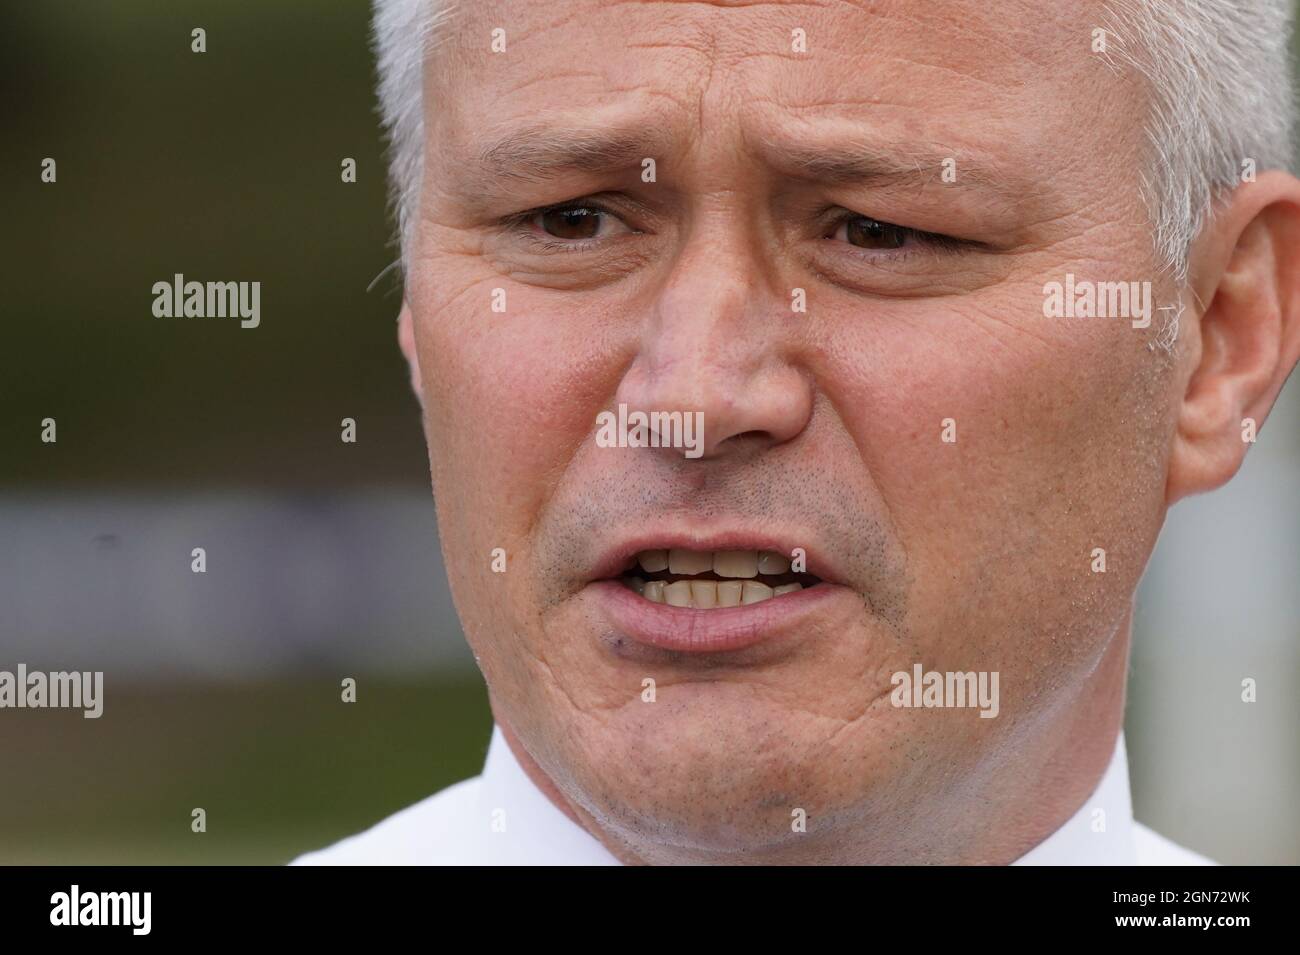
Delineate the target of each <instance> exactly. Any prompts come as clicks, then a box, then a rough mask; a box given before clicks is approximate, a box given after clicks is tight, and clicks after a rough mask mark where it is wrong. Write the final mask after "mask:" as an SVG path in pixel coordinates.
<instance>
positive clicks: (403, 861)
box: [293, 727, 1213, 865]
mask: <svg viewBox="0 0 1300 955" xmlns="http://www.w3.org/2000/svg"><path fill="white" fill-rule="evenodd" d="M1098 810H1101V812H1102V813H1104V815H1099V814H1098V812H1097V811H1098ZM1101 820H1104V827H1103V826H1101V825H1099V824H1098V823H1099V821H1101ZM1099 829H1100V830H1101V831H1098V830H1099ZM293 864H294V865H618V864H619V861H618V859H616V858H615V857H614V856H613V855H612V854H611V853H610V851H609V850H608V849H606V848H605V847H604V846H603V845H601V843H600V841H599V840H597V839H596V837H595V836H593V835H591V834H590V833H589V832H587V831H586V830H585V829H583V828H582V827H581V826H579V825H578V824H577V823H576V822H574V821H573V820H572V819H570V818H569V817H568V816H566V815H565V814H564V813H563V812H561V811H560V809H559V808H558V807H556V805H555V804H554V803H552V802H551V801H550V799H548V798H547V797H546V795H545V794H544V793H543V792H542V791H541V790H540V789H538V788H537V786H536V784H534V783H533V781H532V780H531V779H529V778H528V775H527V774H526V773H525V772H524V770H523V767H522V766H520V765H519V761H518V760H517V759H515V755H514V753H513V752H511V750H510V746H509V744H508V743H506V741H505V737H504V736H502V734H501V730H500V729H499V728H495V727H494V728H493V730H492V742H491V743H490V744H489V746H488V754H487V762H486V763H485V765H484V767H483V774H482V775H481V776H475V777H474V778H472V779H467V780H465V781H464V782H460V783H457V784H456V785H454V786H450V787H448V788H447V789H444V790H443V791H442V792H440V793H438V794H436V795H434V796H430V797H429V798H428V799H425V800H423V801H421V802H418V803H416V804H415V805H414V806H410V807H408V808H406V809H403V810H402V811H401V812H398V813H395V814H393V815H392V816H389V817H388V818H387V819H385V820H383V821H382V822H380V823H378V824H377V825H375V826H373V827H371V828H370V829H367V830H366V831H365V832H362V833H360V834H358V835H355V836H352V837H350V838H347V839H344V840H342V841H341V842H337V843H335V844H334V845H332V846H329V847H328V848H325V849H321V850H320V851H318V852H310V853H308V854H306V855H304V856H300V857H299V858H298V859H295V860H294V862H293ZM1013 864H1014V865H1213V863H1212V862H1210V861H1209V860H1207V859H1205V858H1203V857H1201V856H1199V855H1197V854H1196V853H1194V852H1191V851H1190V850H1187V849H1184V848H1182V847H1181V846H1178V845H1175V844H1174V843H1172V842H1170V841H1169V840H1168V839H1166V838H1165V837H1164V836H1161V835H1159V834H1158V833H1155V832H1153V831H1151V830H1150V829H1148V828H1147V827H1146V826H1143V825H1142V824H1141V823H1138V822H1136V821H1135V820H1134V819H1133V806H1132V802H1131V801H1130V797H1129V784H1128V758H1127V755H1126V753H1125V750H1124V735H1123V734H1122V733H1121V734H1120V735H1119V738H1118V740H1117V741H1116V743H1115V753H1114V755H1113V756H1112V757H1111V761H1110V766H1108V767H1107V769H1106V772H1105V774H1103V776H1102V778H1101V781H1100V782H1099V783H1098V784H1097V788H1096V790H1094V792H1093V794H1092V796H1090V797H1089V798H1088V799H1087V800H1086V801H1085V802H1084V804H1083V805H1082V806H1080V807H1079V811H1078V812H1076V813H1075V814H1074V815H1073V816H1072V817H1071V818H1070V819H1069V820H1068V821H1067V822H1066V823H1065V825H1063V826H1061V828H1059V829H1057V830H1056V832H1054V833H1052V835H1050V836H1048V837H1047V838H1046V839H1044V840H1043V841H1042V842H1041V843H1039V844H1038V845H1037V846H1035V847H1034V848H1033V849H1031V850H1029V852H1027V853H1025V855H1023V856H1021V857H1020V858H1019V859H1017V860H1016V861H1015V862H1014V863H1013Z"/></svg>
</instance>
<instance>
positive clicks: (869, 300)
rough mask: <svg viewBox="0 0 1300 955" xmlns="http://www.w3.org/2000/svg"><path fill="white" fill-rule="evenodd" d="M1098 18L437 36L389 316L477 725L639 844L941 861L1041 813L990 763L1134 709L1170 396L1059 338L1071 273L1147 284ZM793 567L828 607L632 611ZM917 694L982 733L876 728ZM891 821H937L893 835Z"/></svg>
mask: <svg viewBox="0 0 1300 955" xmlns="http://www.w3.org/2000/svg"><path fill="white" fill-rule="evenodd" d="M1096 13H1097V11H1091V10H1083V11H1081V10H1080V8H1079V6H1078V5H1077V4H1075V3H1060V4H1054V5H1045V4H1043V3H1040V2H1034V3H1028V2H1026V3H1015V2H1006V3H996V4H990V3H985V2H976V0H971V2H936V3H925V4H918V3H910V2H897V3H889V2H880V3H866V2H841V3H832V4H821V5H813V4H802V3H763V4H746V5H742V4H734V3H677V2H645V3H637V2H626V3H618V4H614V3H608V2H599V0H560V2H550V3H544V4H543V3H525V2H498V3H487V2H475V3H469V4H463V5H462V7H461V10H460V12H459V14H458V15H457V17H456V18H455V19H454V20H453V21H451V22H450V23H449V24H448V25H446V26H445V27H444V28H443V34H442V42H441V45H440V46H439V47H438V49H437V51H436V52H435V53H434V54H433V58H432V60H431V62H430V65H429V68H428V70H427V76H426V89H425V98H426V135H427V152H426V167H425V179H424V184H423V196H422V209H421V211H420V216H419V222H418V225H417V230H416V239H415V245H414V254H413V259H412V267H411V274H410V276H409V282H408V292H407V296H408V302H409V306H408V307H409V315H407V316H405V319H404V320H407V321H410V322H411V323H412V328H413V332H414V342H415V352H416V356H417V357H418V369H417V374H418V379H419V383H420V386H421V389H422V392H423V399H424V416H425V428H426V432H427V437H428V441H429V453H430V461H431V465H432V476H433V486H434V493H435V497H436V500H437V505H438V514H439V521H440V526H441V532H442V543H443V547H444V549H445V551H446V556H447V566H448V568H449V573H450V576H451V583H452V587H453V591H454V594H455V598H456V604H457V607H458V609H459V612H460V615H461V619H462V621H463V623H464V626H465V631H466V634H467V635H468V638H469V640H470V642H471V644H472V646H473V649H474V651H475V653H476V655H477V656H478V658H479V661H480V664H481V666H482V668H483V672H484V674H485V676H486V678H487V681H488V684H489V687H490V690H491V695H492V702H493V707H494V711H495V713H496V716H497V718H498V719H499V720H500V721H502V722H503V723H505V724H506V725H508V726H509V727H510V728H511V729H512V730H513V732H514V733H515V734H516V736H517V737H518V739H519V740H520V741H521V742H522V744H523V745H524V747H525V748H526V749H527V751H528V752H529V754H530V755H531V756H532V758H533V759H534V760H535V761H536V763H537V764H538V765H539V766H540V768H541V769H542V770H543V771H544V772H545V773H546V774H547V775H548V776H549V777H550V779H551V780H552V781H553V782H554V784H555V785H556V786H557V787H558V789H559V790H560V792H561V793H562V794H563V795H564V797H565V798H566V800H567V801H568V802H570V803H571V804H572V805H573V806H574V807H575V809H576V810H577V811H578V812H579V813H580V814H581V815H582V816H583V817H584V819H585V820H586V821H587V822H588V823H589V824H594V825H596V826H597V827H599V829H600V830H601V831H602V832H603V833H604V834H605V835H606V837H607V840H608V841H609V842H610V843H611V844H612V845H613V846H614V847H615V849H616V851H618V850H619V849H620V847H621V849H622V850H623V851H624V852H625V854H639V855H640V857H642V858H650V859H651V861H654V854H655V852H654V850H648V849H646V846H647V844H655V845H658V846H660V847H662V849H663V853H664V856H663V857H664V858H667V857H668V856H669V855H673V854H675V855H676V857H679V858H680V857H687V858H689V857H698V858H709V857H716V856H715V854H716V853H725V852H744V853H747V857H750V858H762V857H764V854H765V853H768V852H776V851H780V850H782V849H783V847H785V846H787V845H789V844H792V843H794V842H795V841H796V840H804V841H803V842H802V843H801V845H804V846H811V847H814V848H812V849H810V850H809V851H810V853H811V854H813V855H816V854H818V853H819V852H821V853H823V854H824V855H827V856H829V855H832V854H833V850H832V847H833V846H834V845H835V842H836V834H837V833H839V832H842V831H843V830H844V829H847V828H849V827H851V828H852V829H853V830H854V831H855V832H856V833H858V834H859V836H858V838H859V839H861V834H862V833H864V832H865V833H867V834H868V837H867V838H868V840H869V841H870V840H871V839H872V838H874V839H875V840H876V845H875V850H876V858H877V859H878V860H879V861H890V859H889V858H888V857H889V856H890V854H891V853H893V854H895V855H896V856H897V858H896V859H894V860H893V861H907V860H909V859H911V860H916V859H924V858H927V852H931V851H933V849H934V847H933V846H930V845H927V844H925V843H923V842H922V841H920V840H921V838H922V835H921V833H922V832H923V831H927V832H933V831H935V825H936V823H938V824H940V825H943V824H945V822H946V823H948V824H950V825H951V827H952V831H953V832H954V833H958V835H957V836H956V837H955V838H956V841H957V843H958V845H957V846H956V851H957V852H960V850H961V845H960V843H961V836H960V833H962V832H964V831H965V830H963V829H962V824H961V822H960V820H959V819H958V814H959V813H960V812H962V811H969V808H970V806H971V804H972V798H971V797H973V796H975V795H978V794H989V793H992V792H996V791H999V789H1000V787H1004V786H1010V785H1011V784H1012V783H1018V781H1010V780H999V779H998V772H997V771H998V769H999V767H1000V766H1001V765H1002V763H1001V759H1002V758H1003V754H1005V753H1008V752H1011V751H1013V750H1014V749H1015V748H1016V747H1017V746H1029V745H1032V741H1033V740H1035V739H1038V738H1040V737H1041V736H1042V735H1043V734H1044V733H1046V732H1047V731H1048V727H1051V726H1061V725H1064V723H1065V722H1066V721H1067V720H1070V719H1077V714H1078V711H1079V708H1080V706H1086V704H1085V703H1081V701H1082V700H1086V699H1088V698H1090V697H1098V696H1099V695H1101V694H1103V693H1114V692H1115V690H1114V687H1113V686H1110V687H1107V688H1102V687H1100V686H1099V685H1098V682H1097V681H1098V679H1099V678H1098V677H1097V674H1098V673H1100V672H1102V670H1103V669H1105V672H1107V673H1112V672H1113V671H1114V669H1115V668H1114V667H1110V668H1102V667H1100V664H1101V662H1102V661H1103V660H1104V659H1109V658H1111V657H1115V656H1116V655H1119V656H1122V654H1123V652H1124V647H1123V646H1122V644H1123V643H1124V640H1125V639H1126V637H1125V635H1124V630H1123V627H1122V626H1121V625H1122V624H1123V622H1124V620H1125V615H1126V613H1127V611H1128V608H1129V606H1130V601H1131V597H1132V593H1133V589H1134V587H1135V585H1136V581H1137V578H1138V576H1139V575H1140V573H1141V570H1142V568H1143V566H1144V564H1145V561H1146V558H1147V556H1148V554H1149V552H1150V549H1151V547H1152V545H1153V543H1154V540H1155V536H1156V533H1157V531H1158V529H1159V526H1160V523H1161V520H1162V518H1163V513H1164V473H1165V472H1164V469H1165V462H1166V457H1167V453H1168V447H1169V441H1170V433H1171V427H1172V409H1171V404H1172V401H1173V398H1174V396H1173V395H1172V394H1170V393H1169V392H1170V387H1169V381H1170V378H1169V376H1168V375H1166V374H1164V373H1163V372H1162V369H1163V368H1164V367H1165V364H1164V363H1165V358H1164V355H1163V353H1162V352H1161V351H1160V349H1159V348H1156V349H1155V350H1152V348H1150V347H1149V344H1150V343H1151V342H1153V341H1154V340H1155V339H1156V337H1157V333H1158V332H1159V330H1160V325H1161V321H1162V316H1163V315H1164V313H1162V312H1159V311H1156V312H1154V313H1153V314H1154V318H1153V320H1152V323H1151V327H1150V328H1149V329H1145V330H1141V329H1135V328H1133V327H1132V324H1131V322H1130V321H1129V320H1128V319H1127V318H1091V319H1089V318H1047V317H1045V316H1044V313H1043V303H1044V285H1045V284H1046V283H1049V282H1061V283H1064V282H1065V281H1066V276H1067V273H1073V274H1074V276H1075V278H1076V279H1077V280H1080V281H1082V280H1092V281H1141V280H1147V279H1152V278H1153V274H1152V273H1153V268H1152V257H1151V253H1150V245H1151V243H1150V226H1149V223H1148V220H1147V217H1146V215H1145V213H1144V211H1143V208H1142V206H1141V204H1140V201H1139V198H1138V187H1139V181H1140V175H1141V172H1142V165H1141V162H1140V160H1139V158H1138V156H1137V148H1138V145H1139V143H1140V141H1141V133H1140V126H1139V124H1140V122H1141V120H1142V119H1143V115H1144V114H1143V101H1142V95H1143V94H1142V93H1141V91H1139V90H1136V89H1134V88H1132V86H1131V85H1130V84H1131V81H1130V80H1129V79H1127V78H1125V77H1121V76H1120V75H1118V74H1116V73H1114V72H1112V71H1111V70H1110V69H1108V67H1107V66H1106V64H1105V63H1104V62H1103V61H1102V59H1101V58H1100V57H1099V56H1097V55H1096V54H1094V53H1092V52H1091V44H1092V33H1091V31H1092V27H1093V26H1094V25H1095V23H1094V21H1095V20H1096V19H1097V17H1096V15H1095V14H1096ZM1085 14H1086V15H1085ZM496 28H501V29H502V30H504V41H505V48H504V50H503V51H500V52H494V51H493V46H492V44H493V31H494V29H496ZM801 38H806V40H805V43H806V47H805V48H804V49H806V52H801V51H800V47H799V43H800V40H801ZM645 159H653V160H654V167H653V177H652V178H653V181H646V180H647V178H651V177H649V176H648V175H647V174H646V173H647V165H646V164H645V163H644V162H643V160H645ZM946 159H952V160H955V163H945V160H946ZM566 204H567V205H566ZM555 206H560V207H561V208H560V209H559V210H553V211H549V212H547V211H544V210H547V209H550V208H551V207H555ZM882 223H883V224H882ZM895 227H899V228H895ZM498 289H500V290H503V293H504V310H503V311H496V310H494V309H493V305H494V302H495V303H496V304H497V305H498V306H500V304H501V303H502V301H503V300H502V298H501V297H500V293H496V292H495V290H498ZM796 290H802V293H800V292H798V291H796ZM1154 294H1155V299H1154V301H1153V305H1154V306H1156V307H1158V306H1160V305H1161V304H1165V303H1167V302H1169V301H1170V300H1169V298H1168V296H1170V295H1171V294H1172V293H1171V292H1170V291H1169V289H1168V288H1166V287H1164V286H1162V285H1161V284H1160V283H1158V282H1157V283H1156V285H1155V293H1154ZM494 296H495V297H494ZM1161 296H1164V298H1162V297H1161ZM800 297H802V298H803V299H804V300H805V301H806V310H805V311H799V310H796V308H795V306H796V305H797V303H798V301H799V299H800ZM620 404H625V405H626V406H627V407H628V410H629V411H635V410H640V411H681V412H696V411H698V412H702V413H703V424H704V445H703V448H702V450H703V453H702V454H701V455H700V456H698V457H688V456H687V455H686V454H685V453H684V451H683V449H681V448H677V449H671V448H636V447H604V446H601V445H600V443H598V442H597V440H596V433H597V416H598V415H599V414H600V413H601V412H603V411H616V410H617V409H618V406H619V405H620ZM954 439H955V440H954ZM496 548H501V549H502V550H503V551H504V553H505V555H506V564H505V570H504V572H496V571H494V567H493V564H494V561H493V554H494V550H495V549H496ZM673 548H676V549H680V550H683V551H688V552H694V555H695V556H694V558H692V555H691V554H687V555H685V556H682V557H681V559H680V560H678V561H677V562H676V565H675V566H674V567H671V568H669V569H668V571H663V570H659V571H657V572H653V573H652V572H650V571H636V570H630V571H629V570H628V568H629V566H630V565H631V564H632V563H633V561H634V560H635V556H636V554H637V553H638V552H643V551H659V550H665V549H673ZM796 548H799V549H801V551H802V552H804V553H806V555H807V571H808V573H809V574H811V575H813V576H812V577H805V578H801V580H802V582H803V583H805V584H809V583H816V582H817V581H820V583H819V584H818V585H817V586H815V587H811V588H808V587H805V589H803V590H799V591H796V592H793V593H783V594H782V595H780V596H774V597H771V598H770V599H767V600H763V601H759V602H757V603H753V604H744V605H742V606H740V607H732V608H727V609H692V608H681V607H673V606H669V605H667V604H660V603H654V602H652V601H650V600H648V599H647V598H646V596H643V595H639V594H638V593H637V592H636V591H635V590H633V589H629V587H627V586H625V585H624V584H623V583H620V582H619V578H620V577H623V576H639V577H640V578H642V579H649V580H652V581H653V580H654V579H655V578H658V579H663V578H665V577H667V580H668V582H669V583H671V582H672V581H673V580H675V579H678V578H686V579H688V580H689V579H691V578H692V575H693V577H694V579H695V580H696V581H697V582H700V583H703V582H704V581H705V580H710V579H714V578H716V577H718V576H722V577H725V574H722V575H719V574H716V573H708V572H707V568H708V567H709V566H710V558H709V555H710V554H716V552H719V551H741V552H760V551H774V552H778V553H781V554H783V555H785V556H787V557H788V556H789V555H790V554H791V553H792V552H795V549H796ZM1098 548H1100V549H1102V550H1104V551H1105V572H1104V573H1099V572H1097V571H1096V567H1097V553H1096V549H1098ZM700 555H703V556H700ZM692 559H693V560H694V561H695V562H694V563H692ZM736 560H738V561H739V563H737V564H728V563H727V562H726V561H724V563H723V564H722V565H720V569H721V570H723V571H726V572H727V573H745V572H752V571H746V569H745V559H744V558H743V557H742V558H736ZM648 563H650V564H651V566H652V567H654V566H657V565H656V562H655V560H654V559H653V558H650V559H649V560H648ZM714 566H715V567H718V566H719V565H717V564H714ZM765 566H766V565H765ZM497 568H498V569H499V568H500V564H499V563H498V564H497ZM701 568H704V570H701ZM674 571H677V572H676V573H674ZM688 572H689V573H688ZM727 579H730V578H727ZM764 579H767V580H768V582H769V583H772V582H780V581H781V580H786V579H789V578H787V577H780V578H778V577H775V576H773V575H772V574H768V575H767V576H766V578H764ZM714 586H715V589H716V590H717V592H718V593H719V594H721V593H723V592H724V589H723V588H718V585H717V584H716V582H715V584H714ZM650 589H651V590H654V589H655V588H654V586H653V584H651V585H650ZM733 589H734V588H733ZM741 589H742V590H743V589H744V586H743V585H742V588H741ZM750 591H751V592H752V593H754V594H763V591H761V590H758V589H755V588H752V587H751V588H750ZM676 592H677V593H678V594H679V595H680V594H681V593H683V592H684V591H683V589H682V588H678V589H677V591H676ZM685 592H692V591H691V588H690V585H689V583H688V585H687V587H686V588H685ZM697 592H698V593H705V594H706V596H705V597H704V598H701V599H702V601H703V602H705V603H707V602H708V599H709V598H708V597H707V592H708V589H707V586H705V587H704V588H703V589H701V590H698V591H697ZM719 599H721V598H719ZM1117 633H1118V636H1117ZM1108 654H1109V656H1108ZM918 663H919V664H922V666H923V667H924V669H925V670H926V671H940V672H945V671H997V672H998V673H999V677H1000V680H999V685H1000V706H999V713H998V716H997V718H995V719H982V718H979V716H978V711H976V710H974V709H970V708H967V709H955V708H949V709H909V708H899V707H895V706H894V705H892V704H891V691H892V690H893V688H894V686H893V684H892V682H891V676H892V674H894V673H896V672H899V671H906V672H908V673H911V672H912V669H913V665H914V664H918ZM1122 667H1123V665H1122V663H1121V664H1120V665H1119V670H1120V672H1121V675H1122ZM647 680H653V681H654V693H653V702H648V699H649V697H650V696H651V694H649V693H648V692H647V684H646V682H645V681H647ZM962 794H965V796H966V797H967V798H964V799H957V798H956V797H957V796H959V795H962ZM975 801H976V802H978V800H975ZM900 806H908V807H912V810H911V811H912V812H914V813H915V818H917V819H918V820H921V819H924V820H925V821H926V825H925V826H919V825H918V826H917V827H916V828H915V830H914V831H913V830H912V829H910V828H909V827H906V826H905V827H903V829H902V830H898V829H897V828H895V829H894V830H891V831H889V832H880V833H879V835H878V836H872V835H871V833H872V832H873V828H872V823H873V821H877V820H880V819H883V818H891V819H894V820H897V819H898V818H899V807H900ZM958 807H966V808H965V809H959V808H958ZM797 809H802V810H804V811H805V812H806V813H807V815H808V819H809V825H808V832H806V833H799V832H796V831H793V830H794V829H795V828H797V827H792V825H791V820H792V813H793V812H794V811H795V810H797ZM877 828H878V827H877ZM818 846H821V847H822V848H821V849H818V848H816V847H818ZM948 850H949V851H952V850H953V847H952V846H949V847H948Z"/></svg>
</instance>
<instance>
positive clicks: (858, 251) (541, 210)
mask: <svg viewBox="0 0 1300 955" xmlns="http://www.w3.org/2000/svg"><path fill="white" fill-rule="evenodd" d="M565 209H592V210H594V211H596V212H599V213H601V214H602V215H608V216H614V217H615V218H619V216H618V213H617V212H614V211H613V210H612V209H609V208H607V207H606V206H604V205H602V204H601V203H599V202H596V201H594V200H584V199H577V200H573V201H571V202H561V203H558V204H556V205H550V206H540V207H538V208H536V209H529V210H528V211H526V212H519V213H516V214H515V215H512V216H509V217H508V218H506V219H505V220H503V223H502V224H503V225H504V226H505V227H506V228H507V229H511V230H514V231H516V232H517V233H518V234H519V235H520V236H521V237H522V238H523V239H524V240H525V241H527V242H528V243H530V244H531V245H533V246H534V248H537V249H539V250H540V251H542V252H587V251H590V250H591V249H593V248H595V247H596V246H598V245H600V244H601V243H602V242H605V241H608V240H607V239H599V238H597V239H583V240H581V241H566V240H564V239H556V238H554V237H552V236H547V235H546V233H538V232H532V231H527V230H524V229H523V228H522V227H523V226H525V225H527V224H528V222H529V221H530V220H531V219H533V218H535V217H536V216H540V215H545V214H546V213H548V212H560V211H563V210H565ZM871 218H872V217H871V216H867V215H863V214H862V213H860V212H853V211H851V210H848V209H841V210H840V212H839V214H838V215H836V216H835V217H834V218H833V219H832V220H831V221H830V223H829V226H830V232H831V233H832V234H833V233H835V232H838V231H839V228H840V226H842V225H844V224H845V223H847V222H851V221H852V220H854V219H871ZM620 221H622V220H621V219H620ZM873 221H875V222H878V223H880V224H881V225H884V226H888V227H889V228H891V229H897V230H898V231H899V232H900V233H901V234H902V235H903V237H904V244H903V245H902V246H900V247H899V248H897V249H867V248H863V247H862V246H855V245H851V244H850V243H848V242H838V243H836V244H837V245H842V246H844V251H845V252H847V254H849V255H854V256H857V257H859V258H869V259H879V258H889V259H894V260H899V259H904V258H908V257H909V256H910V255H911V254H912V253H913V252H914V251H916V250H915V248H914V246H916V245H922V246H928V247H929V251H932V252H939V253H943V252H953V251H957V250H959V249H962V248H964V247H966V246H967V245H970V243H969V242H967V241H965V240H963V239H956V238H953V237H952V236H949V235H944V234H943V233H940V232H926V231H923V230H921V229H914V228H912V227H911V226H900V225H895V224H894V223H892V222H885V221H884V220H881V219H875V220H873ZM635 231H636V230H633V232H635ZM827 238H829V236H827Z"/></svg>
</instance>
